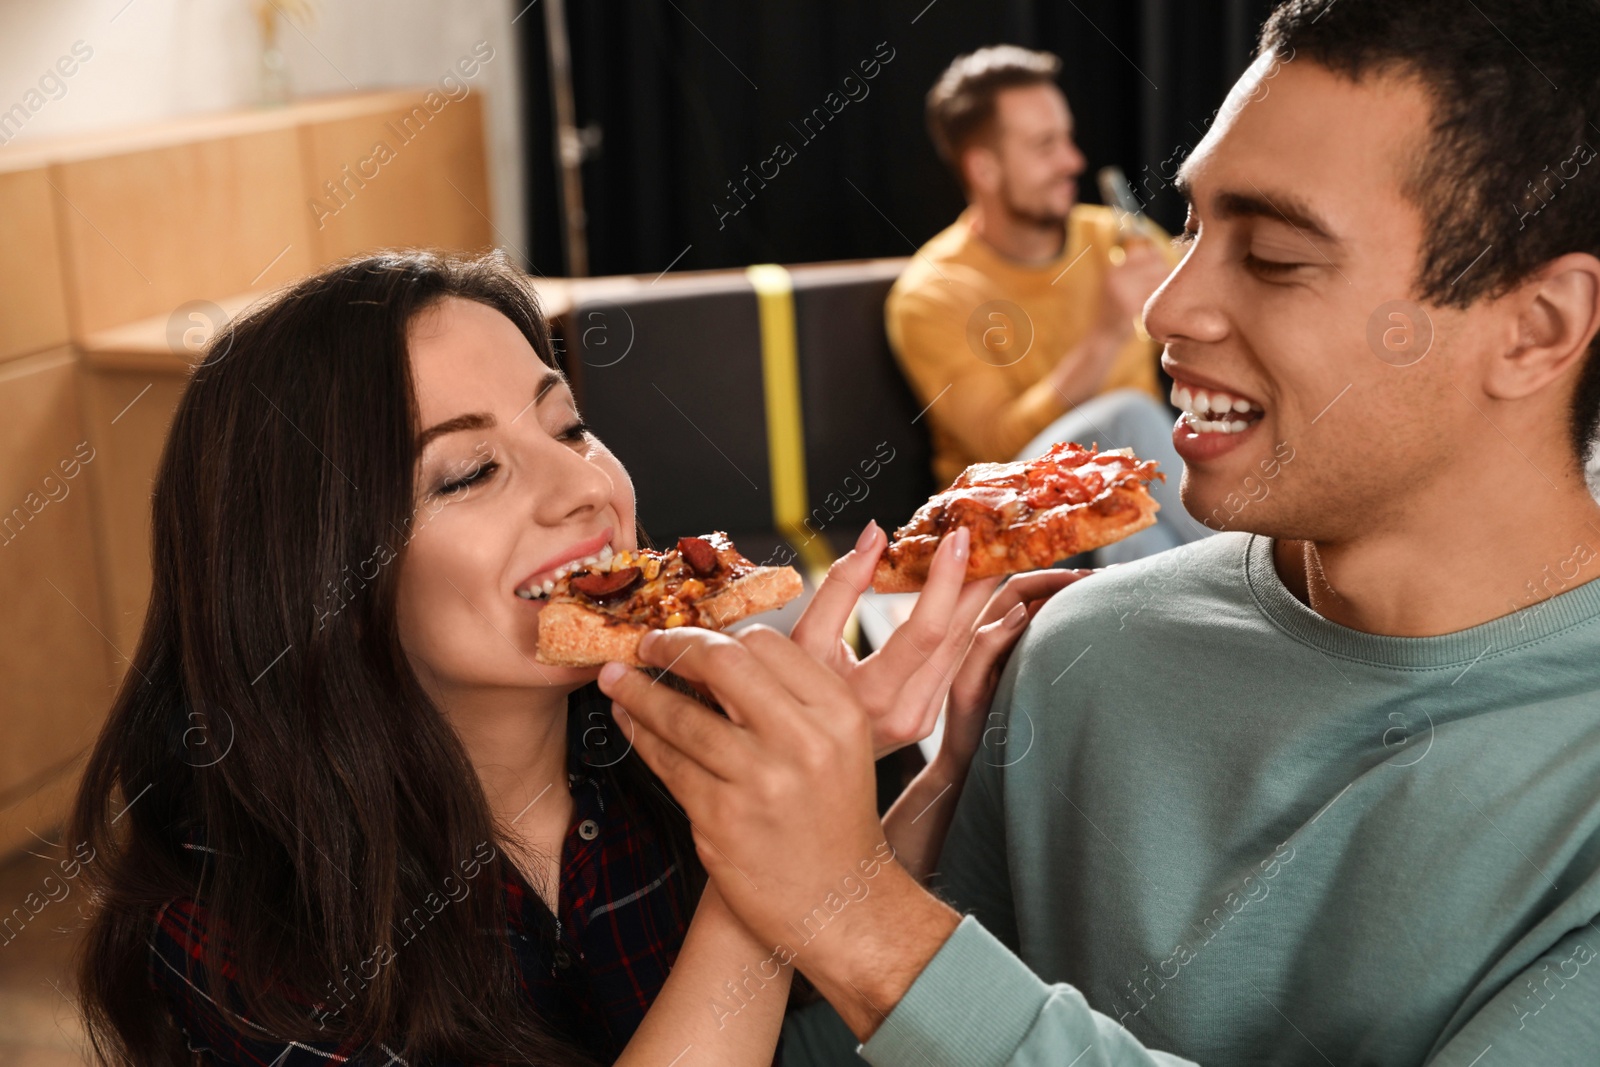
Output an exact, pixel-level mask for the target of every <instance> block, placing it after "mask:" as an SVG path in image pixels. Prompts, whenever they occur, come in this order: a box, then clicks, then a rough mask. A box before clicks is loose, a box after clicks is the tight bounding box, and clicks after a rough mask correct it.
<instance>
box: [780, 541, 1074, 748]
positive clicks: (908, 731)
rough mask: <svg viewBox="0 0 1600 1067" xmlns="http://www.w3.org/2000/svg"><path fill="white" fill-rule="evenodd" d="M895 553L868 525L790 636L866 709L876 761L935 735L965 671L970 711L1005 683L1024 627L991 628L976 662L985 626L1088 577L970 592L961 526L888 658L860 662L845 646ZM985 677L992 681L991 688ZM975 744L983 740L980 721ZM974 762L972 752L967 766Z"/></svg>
mask: <svg viewBox="0 0 1600 1067" xmlns="http://www.w3.org/2000/svg"><path fill="white" fill-rule="evenodd" d="M887 545H888V538H887V537H886V536H884V533H883V531H882V530H880V529H879V528H878V525H877V524H876V523H869V524H868V525H867V528H866V529H865V530H863V531H861V536H860V538H858V539H857V541H856V545H855V548H853V549H851V550H850V551H849V552H847V553H846V554H845V555H844V556H842V557H841V558H840V559H839V560H837V561H836V562H835V563H834V564H833V566H832V567H830V568H829V569H828V577H827V580H826V581H824V582H823V583H822V586H821V588H819V589H818V590H817V594H816V596H814V597H812V599H811V603H810V604H808V605H807V606H806V610H805V611H804V612H803V613H802V614H801V616H800V619H799V621H798V622H796V623H795V625H794V629H793V630H792V631H791V632H790V637H791V639H792V640H793V641H794V642H795V644H797V645H799V646H800V647H801V648H803V649H805V650H806V651H807V652H809V653H811V654H812V655H813V656H815V657H816V658H817V659H819V660H821V661H822V662H823V663H824V664H826V665H827V666H828V667H829V668H830V669H831V670H832V671H833V672H834V673H835V674H837V675H839V677H841V678H843V679H844V680H845V683H846V684H847V685H848V686H849V687H850V690H851V692H852V694H854V696H855V698H856V700H857V701H858V702H859V703H860V704H861V706H862V707H863V708H865V709H866V712H867V717H868V720H869V721H870V723H871V725H872V750H873V755H874V757H878V758H881V757H882V756H884V755H886V754H888V753H890V752H893V751H894V750H895V749H898V748H902V747H904V746H906V745H909V744H911V743H912V742H915V741H920V740H922V739H923V738H924V737H927V736H928V734H929V733H931V732H932V730H933V724H934V722H935V721H936V720H937V719H938V717H939V710H940V709H941V708H942V707H944V704H945V698H946V697H947V695H949V694H950V692H951V687H952V686H953V685H954V684H956V682H957V680H958V679H959V678H960V677H961V672H963V671H964V672H966V682H965V685H964V689H963V706H964V707H965V706H972V705H973V703H974V702H975V701H977V700H978V699H980V697H983V695H984V694H985V693H988V692H992V690H993V681H992V677H998V675H999V670H1000V667H1002V666H1004V662H1005V656H1006V654H1007V653H1009V652H1010V649H1011V645H1012V644H1013V643H1015V641H1016V636H1017V634H1019V633H1020V632H1021V627H1016V628H1015V629H1014V632H1012V631H1010V630H1007V629H1005V628H993V629H991V630H990V631H989V633H988V634H987V635H986V636H985V638H984V641H983V642H982V645H981V647H979V648H978V649H977V650H976V652H977V656H976V658H975V659H972V658H971V656H970V655H969V651H968V650H969V648H972V647H973V640H974V636H975V634H976V633H977V631H978V629H979V628H980V627H983V626H985V625H988V624H993V623H997V622H998V621H999V620H1000V619H1001V618H1002V617H1003V616H1004V615H1005V614H1006V612H1007V611H1009V610H1010V609H1011V608H1012V607H1013V606H1014V605H1016V604H1020V603H1029V604H1032V605H1033V606H1032V607H1031V608H1028V609H1026V610H1028V612H1029V614H1030V615H1031V613H1032V612H1033V611H1037V610H1038V604H1041V603H1043V601H1044V600H1045V599H1047V598H1049V597H1050V596H1051V595H1052V594H1054V593H1055V592H1057V591H1058V590H1060V589H1062V588H1064V587H1065V586H1067V585H1070V584H1071V583H1072V582H1073V581H1076V580H1077V578H1079V577H1082V575H1083V573H1084V572H1081V571H1038V572H1035V573H1034V574H1029V575H1025V576H1018V577H1014V578H1012V579H1011V580H1010V581H1008V582H1006V583H1005V585H1003V586H1002V585H1000V579H998V578H984V579H980V580H978V581H975V582H965V584H963V583H964V581H965V578H966V572H967V556H968V554H969V552H970V546H971V534H970V532H969V531H968V530H967V529H966V528H965V527H958V528H957V529H956V530H955V531H954V532H952V533H951V534H950V535H949V536H947V537H946V538H945V539H944V540H943V541H942V542H940V544H939V548H938V550H937V551H936V552H935V553H934V556H933V561H932V563H931V565H930V566H929V569H928V581H927V583H926V584H925V585H924V586H923V589H922V592H921V593H920V594H919V595H918V597H917V605H916V607H915V608H913V609H912V611H911V617H910V618H909V619H907V620H906V622H905V623H904V624H903V625H901V626H900V627H899V629H897V630H896V631H895V632H894V636H893V637H891V638H890V639H889V640H888V642H887V643H885V644H884V646H883V647H882V648H881V649H879V650H877V651H876V652H874V653H872V655H870V656H868V657H867V658H866V659H864V660H857V659H856V655H855V652H854V651H853V650H852V649H851V648H850V646H849V645H848V644H847V643H846V642H845V640H844V637H843V634H844V628H845V623H846V622H848V621H849V618H850V612H851V610H852V609H854V608H855V606H856V603H857V600H858V599H859V598H860V596H861V594H862V593H863V592H864V591H865V590H866V589H867V588H869V587H870V586H871V584H872V572H873V569H874V568H875V567H876V566H877V563H878V558H879V557H880V556H881V555H882V554H883V550H884V549H885V548H886V547H887ZM1023 579H1026V580H1025V581H1024V580H1023ZM997 587H998V589H997ZM862 606H863V608H864V609H865V610H870V611H876V610H878V609H877V608H875V607H872V606H871V604H870V602H868V603H866V604H863V605H862ZM1008 635H1009V636H1008ZM969 659H971V662H970V664H969V663H968V660H969ZM986 678H988V679H991V680H990V681H988V682H987V683H985V682H984V679H986ZM986 708H987V702H986V700H985V710H986ZM976 736H977V737H981V736H982V718H981V713H980V717H979V720H978V729H977V733H976ZM975 748H976V744H975V743H974V745H973V749H974V750H975ZM970 755H971V753H970V752H969V753H968V758H970ZM962 766H963V768H964V767H965V764H962Z"/></svg>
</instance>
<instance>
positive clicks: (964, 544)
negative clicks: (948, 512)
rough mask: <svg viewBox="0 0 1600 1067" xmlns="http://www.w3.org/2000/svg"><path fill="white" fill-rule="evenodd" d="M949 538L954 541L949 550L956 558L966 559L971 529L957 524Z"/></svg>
mask: <svg viewBox="0 0 1600 1067" xmlns="http://www.w3.org/2000/svg"><path fill="white" fill-rule="evenodd" d="M950 540H952V541H954V542H955V544H954V545H953V546H952V547H951V549H950V551H951V553H952V554H953V555H954V556H955V557H956V559H966V558H967V549H968V548H969V547H971V545H972V531H970V530H968V529H967V528H966V527H965V526H957V527H956V532H955V533H953V534H951V535H950Z"/></svg>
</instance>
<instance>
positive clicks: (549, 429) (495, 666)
mask: <svg viewBox="0 0 1600 1067" xmlns="http://www.w3.org/2000/svg"><path fill="white" fill-rule="evenodd" d="M407 344H408V348H409V350H410V357H411V373H412V379H413V381H414V383H415V389H416V398H417V408H418V411H419V413H420V422H421V432H420V437H419V441H420V442H421V448H420V458H419V461H418V467H417V476H416V486H417V493H416V510H415V513H414V516H413V521H412V526H411V531H410V541H409V543H408V544H407V546H406V548H405V551H404V553H403V554H402V555H401V557H400V560H399V566H400V572H399V608H398V610H399V625H400V636H401V641H402V643H403V644H404V646H405V649H406V653H407V655H409V656H410V658H411V660H412V662H413V664H414V665H415V666H416V669H417V672H418V675H419V676H420V677H421V678H422V680H423V682H424V684H426V685H427V686H428V687H429V688H430V689H431V690H433V691H435V692H436V693H438V694H439V695H444V696H447V695H448V694H449V693H450V692H452V691H460V690H468V689H495V688H500V689H519V688H520V689H526V688H536V687H554V688H559V689H562V690H571V689H574V688H576V687H577V686H578V685H580V684H582V683H583V682H586V681H588V680H589V679H591V678H593V677H594V675H595V669H594V668H585V669H576V668H570V667H549V666H545V665H544V664H541V663H538V662H536V661H535V660H534V648H535V646H536V645H537V643H538V632H539V612H540V610H541V608H542V606H543V603H544V602H543V601H542V600H525V599H523V598H522V597H519V596H518V595H517V590H519V589H524V588H526V587H527V586H529V585H530V584H531V583H537V582H542V581H543V580H544V579H546V578H549V577H550V576H551V572H553V571H554V570H555V569H556V568H557V567H559V566H561V565H562V564H564V563H568V562H570V561H572V560H574V559H581V558H583V557H585V556H589V555H592V554H594V553H596V552H598V551H599V550H600V548H601V547H602V546H604V545H610V546H611V548H612V549H613V550H622V549H632V548H637V547H638V545H637V541H636V533H635V529H634V514H633V507H634V499H633V483H632V482H630V481H629V480H628V474H627V472H626V471H625V470H623V468H622V464H620V463H619V462H617V458H616V457H615V456H613V455H612V454H611V453H610V452H609V451H608V450H607V449H606V447H605V446H604V445H602V444H601V443H600V441H599V440H598V439H596V438H595V437H594V435H592V434H590V433H588V432H586V431H585V429H584V427H583V423H582V422H581V421H580V419H579V417H578V413H577V409H576V407H575V406H574V404H573V398H572V392H571V390H570V389H569V388H568V386H567V382H566V380H565V378H563V377H562V376H561V375H560V374H559V373H558V372H556V371H554V370H552V369H551V368H550V367H549V366H547V365H546V364H545V363H543V362H542V361H541V360H540V359H539V356H538V355H537V353H535V351H534V349H533V346H532V345H530V344H529V343H528V340H527V338H526V337H524V336H523V335H522V332H521V331H520V330H518V329H517V327H516V325H515V324H514V323H513V322H512V321H511V320H510V319H508V318H506V317H505V316H504V315H502V314H501V313H500V312H499V311H496V310H495V309H494V308H491V307H489V306H487V305H485V304H480V303H477V302H475V301H471V300H464V299H461V298H458V297H448V298H446V299H445V300H443V301H441V302H440V303H438V304H436V305H434V306H433V307H431V308H429V309H428V310H427V311H424V312H423V313H422V314H420V315H418V316H417V317H416V318H415V319H414V320H413V321H412V323H411V326H410V328H409V330H408V331H407Z"/></svg>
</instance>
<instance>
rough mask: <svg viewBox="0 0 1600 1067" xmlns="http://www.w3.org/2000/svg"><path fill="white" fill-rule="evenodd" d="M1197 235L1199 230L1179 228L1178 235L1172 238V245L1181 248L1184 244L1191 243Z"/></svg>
mask: <svg viewBox="0 0 1600 1067" xmlns="http://www.w3.org/2000/svg"><path fill="white" fill-rule="evenodd" d="M1199 236H1200V232H1199V231H1198V230H1181V231H1179V233H1178V235H1177V236H1176V237H1174V238H1173V239H1172V247H1173V248H1182V247H1183V246H1184V245H1187V244H1193V243H1194V239H1195V238H1196V237H1199Z"/></svg>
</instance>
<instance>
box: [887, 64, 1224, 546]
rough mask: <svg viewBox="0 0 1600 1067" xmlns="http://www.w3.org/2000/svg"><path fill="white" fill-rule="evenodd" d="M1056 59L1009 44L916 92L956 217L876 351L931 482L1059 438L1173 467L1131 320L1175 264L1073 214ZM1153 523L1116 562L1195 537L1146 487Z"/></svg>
mask: <svg viewBox="0 0 1600 1067" xmlns="http://www.w3.org/2000/svg"><path fill="white" fill-rule="evenodd" d="M1060 72H1061V61H1060V60H1059V59H1058V58H1056V57H1055V56H1053V55H1051V54H1050V53H1048V52H1032V51H1029V50H1027V49H1024V48H1018V47H1016V46H1014V45H999V46H996V47H993V48H983V49H979V50H978V51H976V52H973V53H971V54H969V55H964V56H960V57H958V58H957V59H956V60H955V61H954V62H953V63H951V64H950V66H949V68H948V69H946V70H945V72H944V74H942V75H941V76H940V78H939V80H938V82H937V83H935V84H934V86H933V88H932V89H931V90H929V92H928V105H927V116H928V132H929V133H930V135H931V136H932V137H933V143H934V146H935V147H936V148H937V149H938V151H939V155H940V157H941V158H942V159H943V160H944V161H945V162H946V163H947V164H948V165H949V167H950V169H951V171H952V172H953V173H954V174H955V176H956V178H957V180H958V181H960V183H961V188H962V190H963V192H964V193H965V194H966V197H967V209H966V210H965V211H963V212H962V213H961V216H960V218H958V219H956V221H955V222H954V223H952V224H951V225H950V226H949V227H947V228H946V229H945V230H944V231H943V232H942V233H940V234H938V236H936V237H934V238H933V240H931V241H929V242H928V243H927V244H925V245H923V246H922V247H921V248H920V249H918V250H917V253H916V254H915V255H914V256H912V257H911V262H910V263H909V264H908V265H907V266H906V269H905V272H904V273H903V274H902V275H901V276H900V278H899V279H898V280H897V281H896V282H895V285H894V288H893V289H892V290H891V291H890V293H889V299H888V302H887V305H886V306H885V316H884V317H885V322H886V325H887V327H888V333H889V343H890V346H891V347H892V348H893V349H894V352H895V357H896V359H898V360H899V362H900V366H901V369H902V370H903V371H904V372H905V375H906V378H907V380H908V381H909V382H910V383H911V387H912V389H913V390H914V391H915V392H916V394H917V396H918V399H919V401H920V402H921V403H922V404H924V405H927V406H928V411H927V422H928V427H929V431H930V433H931V435H932V437H933V446H934V460H933V466H934V475H935V477H936V479H937V480H938V482H939V484H940V485H941V486H942V485H947V484H949V482H950V481H952V480H953V479H954V478H955V476H956V475H957V474H960V473H961V471H962V470H963V469H965V468H966V466H967V465H968V464H971V463H978V462H985V461H995V460H1009V459H1013V458H1017V457H1019V456H1020V457H1025V458H1032V457H1033V456H1036V455H1038V454H1039V453H1041V452H1043V451H1044V450H1045V449H1047V448H1049V447H1050V445H1051V444H1053V443H1054V442H1056V441H1060V440H1081V441H1082V442H1083V443H1084V444H1088V443H1090V442H1098V443H1099V445H1100V446H1101V447H1102V448H1121V447H1124V446H1132V447H1133V448H1134V449H1135V450H1136V451H1138V452H1139V453H1140V454H1141V455H1145V456H1147V458H1150V459H1155V460H1158V461H1165V462H1166V464H1167V465H1169V466H1171V467H1173V468H1174V469H1175V468H1176V467H1177V455H1176V454H1175V453H1173V451H1172V445H1171V440H1170V437H1171V435H1170V433H1169V430H1170V424H1171V421H1172V418H1171V414H1170V413H1169V412H1168V410H1167V408H1166V407H1165V406H1164V405H1162V404H1161V403H1160V402H1159V398H1160V396H1161V392H1160V386H1159V384H1158V378H1157V375H1156V358H1157V346H1156V344H1155V343H1154V342H1152V341H1151V340H1150V339H1149V338H1147V337H1140V336H1138V335H1137V330H1136V328H1135V327H1136V320H1137V319H1138V318H1139V315H1140V310H1141V309H1142V308H1143V307H1144V302H1145V301H1146V300H1147V299H1148V298H1149V296H1150V294H1151V293H1153V292H1155V290H1156V287H1157V286H1158V285H1160V284H1161V282H1162V280H1163V279H1164V278H1166V276H1167V273H1168V272H1169V271H1170V270H1171V268H1172V263H1173V262H1174V260H1175V258H1176V257H1175V256H1174V255H1173V253H1172V251H1171V249H1170V248H1165V247H1160V246H1158V245H1157V244H1156V243H1154V241H1152V240H1151V239H1150V236H1148V233H1149V232H1150V231H1153V232H1154V236H1155V237H1156V238H1158V239H1161V245H1162V246H1164V245H1165V244H1166V241H1165V235H1163V234H1161V233H1160V231H1159V230H1154V227H1150V228H1149V230H1147V231H1146V230H1139V229H1137V228H1129V229H1126V230H1125V229H1121V228H1119V225H1118V221H1117V219H1116V217H1115V216H1114V215H1113V213H1112V211H1111V209H1109V208H1105V207H1098V206H1094V205H1079V204H1076V203H1075V202H1076V200H1077V179H1078V176H1079V175H1080V174H1082V173H1083V169H1084V158H1083V153H1082V152H1080V151H1079V150H1078V146H1077V145H1076V144H1075V143H1074V142H1073V139H1072V132H1073V123H1072V111H1071V110H1070V109H1069V108H1068V107H1067V98H1066V97H1065V96H1063V95H1062V93H1061V90H1060V89H1059V88H1057V87H1056V78H1057V77H1058V76H1059V74H1060ZM1156 491H1157V493H1158V495H1159V497H1160V499H1161V503H1162V505H1163V508H1164V509H1165V510H1164V511H1163V512H1162V514H1161V516H1160V519H1159V522H1158V526H1157V527H1156V528H1152V529H1150V530H1147V531H1145V532H1143V533H1141V534H1139V535H1136V536H1135V537H1133V538H1130V539H1129V540H1128V541H1126V542H1124V543H1122V544H1120V545H1116V546H1112V547H1111V548H1109V549H1107V550H1106V551H1105V552H1104V553H1103V556H1104V557H1105V558H1104V560H1103V562H1123V561H1125V560H1129V559H1136V558H1139V557H1140V556H1143V555H1149V554H1151V553H1154V552H1157V551H1160V550H1161V549H1164V548H1169V547H1171V546H1173V545H1177V544H1184V543H1187V542H1189V541H1192V540H1195V539H1196V538H1198V537H1201V536H1204V534H1205V533H1206V531H1205V529H1204V528H1203V527H1202V526H1201V525H1200V524H1198V523H1196V522H1195V521H1194V520H1193V519H1191V518H1189V516H1188V515H1186V514H1184V512H1183V508H1182V507H1181V506H1180V504H1179V500H1178V494H1177V484H1176V482H1173V483H1172V484H1170V485H1158V486H1157V489H1156Z"/></svg>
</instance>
